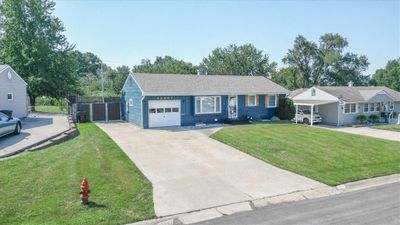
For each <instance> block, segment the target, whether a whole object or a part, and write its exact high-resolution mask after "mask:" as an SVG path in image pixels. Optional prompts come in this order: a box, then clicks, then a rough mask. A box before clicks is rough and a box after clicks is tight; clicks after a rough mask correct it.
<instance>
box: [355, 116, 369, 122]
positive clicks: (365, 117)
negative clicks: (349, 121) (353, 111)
mask: <svg viewBox="0 0 400 225" xmlns="http://www.w3.org/2000/svg"><path fill="white" fill-rule="evenodd" d="M356 119H357V121H358V122H359V123H361V124H362V123H364V122H365V121H366V120H367V116H366V115H358V116H357V118H356Z"/></svg>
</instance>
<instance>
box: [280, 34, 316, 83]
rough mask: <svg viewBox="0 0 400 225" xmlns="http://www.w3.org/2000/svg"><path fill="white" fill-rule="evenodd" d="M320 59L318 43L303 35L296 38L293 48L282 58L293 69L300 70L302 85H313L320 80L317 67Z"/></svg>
mask: <svg viewBox="0 0 400 225" xmlns="http://www.w3.org/2000/svg"><path fill="white" fill-rule="evenodd" d="M318 60H319V52H318V47H317V45H316V44H315V43H313V42H311V41H308V40H307V39H306V38H305V37H303V36H301V35H300V36H298V37H297V38H296V39H295V41H294V46H293V48H292V49H289V52H288V53H287V54H286V56H285V57H284V58H283V59H282V61H283V62H284V63H285V64H287V65H289V68H291V69H292V71H298V73H299V76H300V82H299V85H300V87H309V86H312V85H314V84H315V83H316V81H317V80H319V78H317V77H318V75H317V71H316V69H315V68H316V66H317V64H318ZM295 86H297V85H295Z"/></svg>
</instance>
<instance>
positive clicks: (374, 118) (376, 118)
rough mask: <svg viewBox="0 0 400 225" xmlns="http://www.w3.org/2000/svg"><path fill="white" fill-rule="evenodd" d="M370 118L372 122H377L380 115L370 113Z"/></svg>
mask: <svg viewBox="0 0 400 225" xmlns="http://www.w3.org/2000/svg"><path fill="white" fill-rule="evenodd" d="M369 119H370V120H371V122H372V123H377V122H378V121H379V116H378V115H375V114H374V115H370V116H369Z"/></svg>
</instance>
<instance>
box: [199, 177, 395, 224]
mask: <svg viewBox="0 0 400 225" xmlns="http://www.w3.org/2000/svg"><path fill="white" fill-rule="evenodd" d="M198 224H201V225H211V224H212V225H261V224H262V225H291V224H296V225H312V224H318V225H325V224H328V225H336V224H346V225H349V224H363V225H368V224H371V225H386V224H387V225H392V224H393V225H395V224H396V225H398V224H400V182H398V183H394V184H388V185H383V186H379V187H374V188H369V189H365V190H360V191H355V192H349V193H344V194H339V195H333V196H329V197H325V198H320V199H313V200H304V201H300V202H295V203H283V204H278V205H271V206H267V207H264V208H260V209H257V210H254V211H249V212H244V213H238V214H233V215H230V216H224V217H220V218H218V219H215V220H210V221H205V222H202V223H198Z"/></svg>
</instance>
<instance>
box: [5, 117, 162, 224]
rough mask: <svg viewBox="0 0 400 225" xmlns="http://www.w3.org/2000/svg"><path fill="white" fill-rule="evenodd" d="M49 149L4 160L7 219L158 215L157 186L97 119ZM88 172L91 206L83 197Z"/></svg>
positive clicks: (118, 219)
mask: <svg viewBox="0 0 400 225" xmlns="http://www.w3.org/2000/svg"><path fill="white" fill-rule="evenodd" d="M78 129H79V132H80V135H79V136H78V137H76V138H75V139H72V140H70V141H68V142H65V143H62V144H60V145H56V146H52V147H49V148H48V149H45V150H41V151H37V152H31V153H26V154H23V155H20V156H17V157H15V158H10V159H6V160H1V161H0V221H1V222H0V223H1V224H57V225H59V224H96V225H99V224H126V223H131V222H134V221H139V220H145V219H150V218H154V217H155V213H154V209H153V198H152V186H151V183H150V182H149V181H148V180H147V179H146V178H145V177H144V176H143V174H142V173H141V172H140V171H139V170H138V169H137V168H136V167H135V165H134V164H133V163H132V162H131V161H130V160H129V158H128V157H127V156H126V155H125V154H124V153H123V152H122V151H121V149H120V148H119V147H118V146H117V145H116V144H115V143H114V142H113V141H112V140H111V139H110V138H109V137H108V136H107V135H106V134H105V133H104V132H103V131H101V130H100V129H99V128H98V127H97V126H96V125H95V124H79V125H78ZM83 177H87V179H88V181H89V185H90V190H91V194H90V199H89V200H90V201H91V202H92V203H91V204H90V205H89V206H83V205H81V203H80V199H79V190H80V189H79V188H80V184H81V181H82V178H83Z"/></svg>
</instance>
